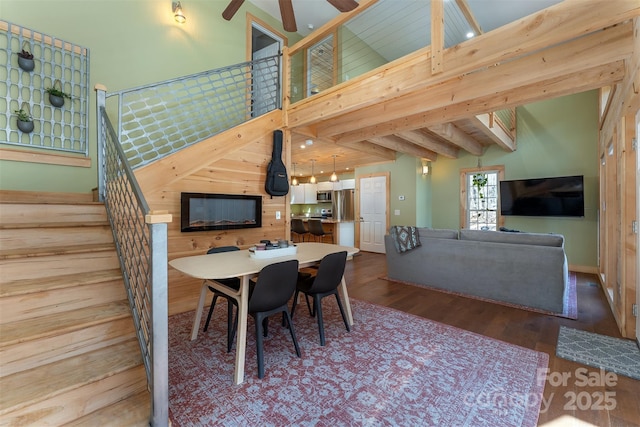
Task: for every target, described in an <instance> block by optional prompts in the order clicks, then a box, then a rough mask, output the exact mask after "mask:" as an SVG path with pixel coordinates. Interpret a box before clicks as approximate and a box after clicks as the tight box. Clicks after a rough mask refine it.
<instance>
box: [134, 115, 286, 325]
mask: <svg viewBox="0 0 640 427" xmlns="http://www.w3.org/2000/svg"><path fill="white" fill-rule="evenodd" d="M281 127H282V111H280V110H276V111H273V112H271V113H269V114H266V115H264V116H261V117H259V118H257V119H254V120H251V121H249V122H247V123H244V124H243V125H241V126H237V127H235V128H233V129H231V130H229V131H227V132H224V133H221V134H219V135H216V136H214V137H212V138H209V139H207V140H205V141H202V142H200V143H198V144H195V145H193V146H191V147H189V148H186V149H184V150H181V151H179V152H177V153H175V154H173V155H171V156H168V157H166V158H164V159H162V160H160V161H158V162H155V163H152V164H150V165H148V166H146V167H144V168H141V169H140V170H138V171H136V178H137V179H138V181H139V183H140V187H141V189H142V192H143V193H144V195H145V198H146V199H147V202H148V204H149V207H150V208H151V209H152V210H166V211H168V212H169V213H170V214H171V215H172V216H173V222H171V223H170V224H168V231H167V233H168V257H169V260H172V259H174V258H179V257H183V256H189V255H201V254H204V253H205V252H206V251H207V249H209V248H211V247H214V246H226V245H234V246H239V247H241V248H247V247H249V246H251V245H252V244H253V243H256V242H259V241H260V240H262V239H274V238H278V237H284V238H289V234H290V231H289V219H288V218H289V217H290V209H289V198H288V197H273V198H271V196H269V195H267V193H266V192H265V190H264V182H265V177H266V170H267V164H268V163H269V160H270V159H271V150H272V148H273V130H274V129H278V128H281ZM288 144H289V142H288V141H285V147H284V150H283V151H284V153H287V154H285V155H284V156H288V155H289V154H288V153H289V152H290V150H289V147H288ZM285 162H286V163H287V164H288V158H285ZM181 192H200V193H223V194H247V195H261V196H263V197H262V211H263V212H262V227H261V228H247V229H239V230H224V231H206V232H190V233H182V232H180V193H181ZM276 211H280V213H281V219H280V220H276V219H275V218H276V215H275V213H276ZM168 274H169V314H170V315H171V314H176V313H181V312H184V311H189V310H193V308H194V307H195V306H196V304H197V301H198V297H199V295H200V285H201V284H202V281H201V280H197V279H193V278H190V277H188V276H186V275H184V274H181V273H179V272H177V271H176V270H174V269H172V268H171V267H169V270H168Z"/></svg>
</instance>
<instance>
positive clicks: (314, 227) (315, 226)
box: [308, 219, 333, 243]
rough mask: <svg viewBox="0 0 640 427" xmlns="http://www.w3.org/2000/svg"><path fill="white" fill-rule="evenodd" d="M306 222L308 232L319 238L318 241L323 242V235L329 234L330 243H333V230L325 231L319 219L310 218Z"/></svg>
mask: <svg viewBox="0 0 640 427" xmlns="http://www.w3.org/2000/svg"><path fill="white" fill-rule="evenodd" d="M308 224H309V233H311V234H312V235H313V236H315V237H317V238H318V239H319V240H320V242H324V238H325V236H329V237H331V243H333V232H331V231H326V230H325V229H324V227H322V221H321V220H319V219H310V220H309V222H308Z"/></svg>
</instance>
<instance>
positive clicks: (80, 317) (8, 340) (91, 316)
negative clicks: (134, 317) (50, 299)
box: [0, 301, 131, 347]
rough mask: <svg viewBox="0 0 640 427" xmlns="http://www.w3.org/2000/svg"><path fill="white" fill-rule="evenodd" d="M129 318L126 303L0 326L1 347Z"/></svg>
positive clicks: (113, 303)
mask: <svg viewBox="0 0 640 427" xmlns="http://www.w3.org/2000/svg"><path fill="white" fill-rule="evenodd" d="M129 316H131V313H130V310H129V303H128V301H116V302H110V303H107V304H101V305H95V306H91V307H86V308H82V309H78V310H73V311H69V312H62V313H55V314H51V315H48V316H41V317H35V318H32V319H28V320H23V321H19V322H10V323H4V324H0V347H4V346H8V345H13V344H17V343H21V342H26V341H29V340H34V339H39V338H44V337H48V336H52V335H57V334H62V333H65V332H70V331H74V330H78V329H82V328H86V327H89V326H91V325H97V324H99V323H103V322H107V321H110V320H114V319H120V318H124V317H129Z"/></svg>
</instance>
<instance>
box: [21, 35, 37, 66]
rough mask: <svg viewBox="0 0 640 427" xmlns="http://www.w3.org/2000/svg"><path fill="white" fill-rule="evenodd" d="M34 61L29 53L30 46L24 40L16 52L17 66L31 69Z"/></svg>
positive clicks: (34, 64)
mask: <svg viewBox="0 0 640 427" xmlns="http://www.w3.org/2000/svg"><path fill="white" fill-rule="evenodd" d="M35 66H36V63H35V61H34V60H33V55H32V54H31V46H29V43H27V42H26V41H25V42H24V43H22V50H21V51H20V52H18V67H20V68H21V69H22V70H24V71H33V69H34V68H35Z"/></svg>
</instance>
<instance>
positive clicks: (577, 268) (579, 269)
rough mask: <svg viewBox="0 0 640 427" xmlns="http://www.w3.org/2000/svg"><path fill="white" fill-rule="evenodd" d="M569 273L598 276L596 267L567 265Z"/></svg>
mask: <svg viewBox="0 0 640 427" xmlns="http://www.w3.org/2000/svg"><path fill="white" fill-rule="evenodd" d="M569 271H573V272H574V273H587V274H598V267H594V266H590V265H573V264H569Z"/></svg>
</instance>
